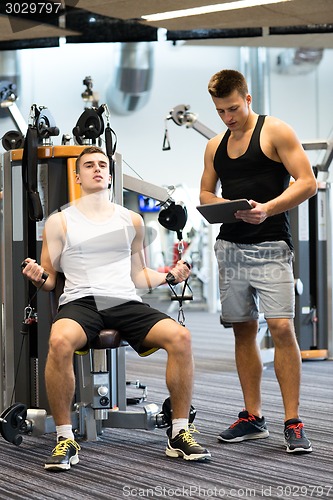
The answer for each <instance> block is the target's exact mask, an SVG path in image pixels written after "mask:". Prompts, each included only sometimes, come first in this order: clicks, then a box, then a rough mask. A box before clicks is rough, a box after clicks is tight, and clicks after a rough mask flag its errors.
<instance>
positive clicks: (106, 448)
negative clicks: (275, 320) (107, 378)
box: [0, 307, 333, 500]
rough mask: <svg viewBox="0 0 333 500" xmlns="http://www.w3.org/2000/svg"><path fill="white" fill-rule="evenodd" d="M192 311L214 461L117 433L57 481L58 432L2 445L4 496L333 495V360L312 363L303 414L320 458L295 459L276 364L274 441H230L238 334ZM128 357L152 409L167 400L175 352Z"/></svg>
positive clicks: (198, 394)
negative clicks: (51, 460) (53, 458)
mask: <svg viewBox="0 0 333 500" xmlns="http://www.w3.org/2000/svg"><path fill="white" fill-rule="evenodd" d="M161 308H162V307H161ZM173 314H174V313H173ZM185 314H186V325H187V326H188V327H189V328H190V329H191V331H192V334H193V348H194V356H195V362H196V378H195V390H194V397H193V404H194V406H195V408H196V410H197V417H196V420H195V424H196V426H197V428H198V430H199V431H200V434H198V435H197V439H198V441H200V442H201V443H202V444H204V445H205V446H207V448H209V450H210V451H211V453H212V460H211V461H210V462H208V463H189V462H186V461H184V460H181V459H170V458H168V457H166V456H165V454H164V449H165V445H166V436H165V430H164V429H156V430H154V431H145V430H121V429H107V430H106V431H105V432H104V434H103V436H102V438H101V439H100V440H99V441H97V442H82V443H81V446H82V450H81V452H80V463H79V464H78V465H77V466H75V467H73V468H72V469H71V470H70V471H69V472H66V473H61V474H55V473H50V472H46V471H44V469H43V461H44V458H45V457H46V456H48V454H49V453H50V451H51V449H52V447H53V446H54V435H45V436H42V437H39V438H36V437H31V436H30V437H29V436H25V437H24V440H23V443H22V444H21V446H19V447H16V446H14V445H11V444H9V443H7V442H5V441H4V440H3V439H2V438H0V460H1V475H0V499H8V498H13V499H35V500H37V499H41V500H44V499H69V498H74V499H76V498H77V499H79V498H80V499H81V498H84V499H110V498H112V499H113V498H114V499H118V498H126V497H127V498H133V497H136V498H195V499H201V498H204V499H207V498H262V499H263V498H276V499H278V498H283V499H290V498H295V497H296V498H309V499H310V498H311V499H313V498H325V499H327V498H333V474H332V471H333V467H332V451H333V446H332V443H333V439H332V429H331V423H330V417H331V415H332V409H333V408H332V406H333V397H332V396H333V390H332V378H333V362H332V361H307V362H304V363H303V385H302V404H301V415H302V418H303V419H304V422H305V425H306V429H307V434H308V436H309V437H310V438H311V440H312V442H313V449H314V451H313V453H311V454H308V455H300V456H294V455H292V454H287V453H286V452H285V448H284V445H283V411H282V402H281V396H280V392H279V388H278V385H277V382H276V379H275V375H274V369H273V367H272V366H268V367H267V368H266V370H265V371H264V377H263V387H262V391H263V411H264V415H265V417H266V419H267V421H268V425H269V430H270V437H269V438H267V439H262V440H257V441H251V442H246V443H238V444H221V443H219V442H218V441H217V439H216V436H217V434H218V433H219V432H220V431H221V430H222V429H223V428H225V427H228V426H229V425H230V424H231V423H232V422H233V421H234V420H235V419H236V417H237V414H238V412H239V411H241V410H242V396H241V391H240V388H239V385H238V379H237V374H236V372H235V366H234V357H233V336H232V333H231V331H230V329H224V328H222V327H221V326H220V324H219V317H218V314H209V313H206V312H203V311H201V310H197V309H195V308H191V307H188V308H186V307H185ZM174 316H175V317H176V316H177V314H176V313H175V314H174ZM126 357H127V374H128V380H137V379H139V380H140V381H141V382H142V383H145V384H147V385H148V391H149V392H148V402H155V403H157V404H159V405H161V404H162V402H163V401H164V399H165V398H166V397H167V390H166V387H165V382H164V373H165V360H166V356H165V354H164V353H163V352H157V353H156V354H154V355H153V356H150V357H148V358H144V359H142V358H139V357H138V356H137V355H136V354H135V353H134V352H133V351H131V350H128V352H127V355H126ZM290 383H292V380H291V381H290Z"/></svg>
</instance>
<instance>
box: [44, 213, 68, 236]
mask: <svg viewBox="0 0 333 500" xmlns="http://www.w3.org/2000/svg"><path fill="white" fill-rule="evenodd" d="M45 230H46V231H54V232H56V233H57V234H60V233H61V234H63V233H64V232H65V231H66V218H65V216H64V214H63V213H62V212H54V213H52V214H51V215H49V217H48V218H47V219H46V222H45Z"/></svg>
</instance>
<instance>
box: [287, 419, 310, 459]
mask: <svg viewBox="0 0 333 500" xmlns="http://www.w3.org/2000/svg"><path fill="white" fill-rule="evenodd" d="M284 442H285V445H286V447H287V449H286V451H287V453H311V451H312V446H311V442H310V441H309V440H308V438H307V437H306V435H305V432H304V424H303V422H301V421H300V420H299V419H297V418H293V419H291V420H287V422H286V423H285V428H284Z"/></svg>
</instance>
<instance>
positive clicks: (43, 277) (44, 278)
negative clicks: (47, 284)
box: [21, 260, 49, 281]
mask: <svg viewBox="0 0 333 500" xmlns="http://www.w3.org/2000/svg"><path fill="white" fill-rule="evenodd" d="M27 264H28V263H27V262H26V261H25V260H24V261H23V262H22V264H21V269H24V268H25V267H26V265H27ZM48 277H49V275H48V274H47V273H46V272H45V271H44V272H43V274H42V279H43V280H44V281H46V280H47V278H48Z"/></svg>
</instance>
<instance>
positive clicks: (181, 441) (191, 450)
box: [165, 425, 211, 461]
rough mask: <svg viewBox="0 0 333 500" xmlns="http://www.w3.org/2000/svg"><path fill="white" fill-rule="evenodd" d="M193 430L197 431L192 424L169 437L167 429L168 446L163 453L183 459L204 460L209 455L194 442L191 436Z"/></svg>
mask: <svg viewBox="0 0 333 500" xmlns="http://www.w3.org/2000/svg"><path fill="white" fill-rule="evenodd" d="M193 432H198V431H197V430H196V429H195V427H194V425H191V426H190V428H189V429H188V430H187V431H185V430H184V429H182V430H181V431H179V433H178V434H177V436H175V437H174V438H173V439H172V438H171V428H169V429H168V430H167V435H168V437H169V439H168V446H167V447H166V450H165V453H166V455H167V456H168V457H172V458H177V457H182V458H184V460H197V461H199V460H206V459H208V458H210V457H211V454H210V453H209V451H207V450H206V448H203V447H202V446H200V444H198V443H197V442H196V440H195V439H194V437H193V436H192V434H193Z"/></svg>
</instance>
